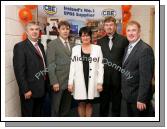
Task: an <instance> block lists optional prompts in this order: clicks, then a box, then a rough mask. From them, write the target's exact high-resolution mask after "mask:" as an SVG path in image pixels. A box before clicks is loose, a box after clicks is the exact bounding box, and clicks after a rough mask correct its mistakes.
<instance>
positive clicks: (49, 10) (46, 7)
mask: <svg viewBox="0 0 167 129" xmlns="http://www.w3.org/2000/svg"><path fill="white" fill-rule="evenodd" d="M43 9H44V11H45V12H46V13H47V14H49V15H54V14H56V13H57V9H56V6H54V5H44V6H43Z"/></svg>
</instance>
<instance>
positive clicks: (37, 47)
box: [34, 43, 43, 59]
mask: <svg viewBox="0 0 167 129" xmlns="http://www.w3.org/2000/svg"><path fill="white" fill-rule="evenodd" d="M34 47H35V49H36V50H37V53H38V55H39V56H40V57H41V58H42V55H41V53H40V50H39V46H38V43H35V45H34ZM42 59H43V58H42Z"/></svg>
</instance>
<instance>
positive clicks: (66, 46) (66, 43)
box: [64, 41, 70, 52]
mask: <svg viewBox="0 0 167 129" xmlns="http://www.w3.org/2000/svg"><path fill="white" fill-rule="evenodd" d="M64 44H65V48H66V50H67V51H68V52H70V49H69V47H68V42H66V41H65V42H64Z"/></svg>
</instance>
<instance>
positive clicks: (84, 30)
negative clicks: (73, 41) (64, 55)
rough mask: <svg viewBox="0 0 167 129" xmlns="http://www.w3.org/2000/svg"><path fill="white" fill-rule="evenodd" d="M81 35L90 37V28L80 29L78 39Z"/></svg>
mask: <svg viewBox="0 0 167 129" xmlns="http://www.w3.org/2000/svg"><path fill="white" fill-rule="evenodd" d="M82 33H84V34H88V35H89V36H90V37H91V36H92V31H91V28H89V27H82V28H81V29H80V30H79V36H80V37H81V35H82Z"/></svg>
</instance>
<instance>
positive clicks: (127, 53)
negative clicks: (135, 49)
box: [123, 44, 132, 63]
mask: <svg viewBox="0 0 167 129" xmlns="http://www.w3.org/2000/svg"><path fill="white" fill-rule="evenodd" d="M131 49H132V45H131V44H130V45H129V46H128V50H127V52H126V56H125V59H124V62H125V61H126V60H127V58H128V56H129V55H130V52H131ZM124 62H123V63H124Z"/></svg>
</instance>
